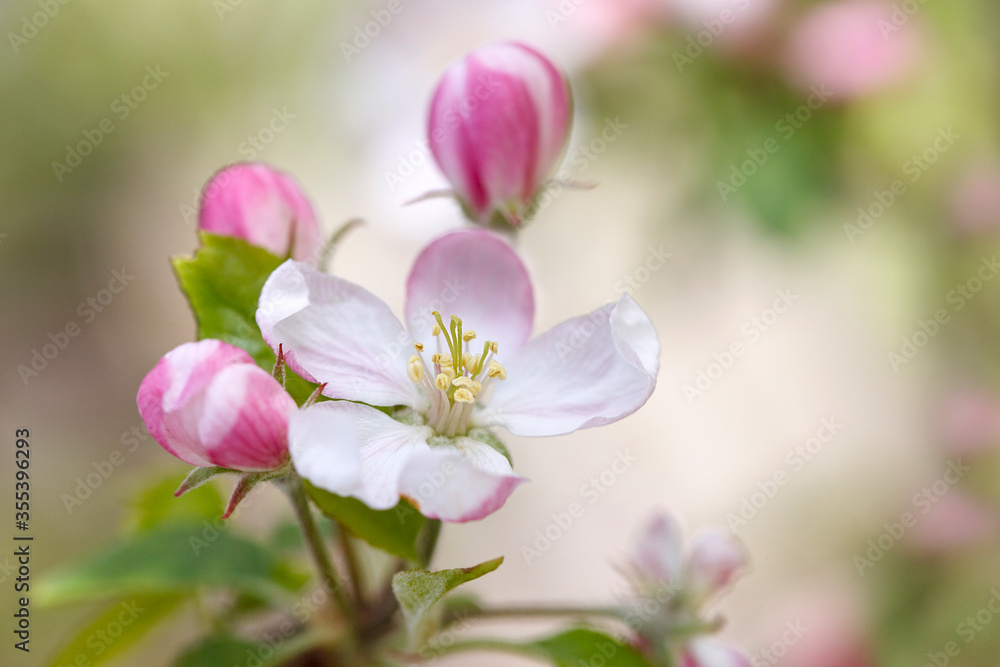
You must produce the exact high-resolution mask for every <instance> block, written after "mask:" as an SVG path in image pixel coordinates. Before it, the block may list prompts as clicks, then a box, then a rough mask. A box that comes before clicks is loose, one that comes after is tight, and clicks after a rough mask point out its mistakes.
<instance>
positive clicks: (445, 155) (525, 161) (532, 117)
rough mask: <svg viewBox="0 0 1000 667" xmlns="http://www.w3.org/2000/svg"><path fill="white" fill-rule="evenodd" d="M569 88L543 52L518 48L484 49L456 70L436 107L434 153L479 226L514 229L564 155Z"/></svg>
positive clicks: (441, 86)
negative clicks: (497, 221)
mask: <svg viewBox="0 0 1000 667" xmlns="http://www.w3.org/2000/svg"><path fill="white" fill-rule="evenodd" d="M571 115H572V101H571V99H570V92H569V85H568V83H567V81H566V79H565V78H564V76H563V75H562V73H561V72H560V71H559V70H557V69H556V67H555V66H554V65H553V64H552V63H551V62H549V60H548V59H546V58H545V56H543V55H542V54H540V53H538V52H537V51H535V50H534V49H532V48H531V47H528V46H525V45H524V44H519V43H517V42H498V43H494V44H488V45H486V46H483V47H480V48H478V49H476V50H474V51H471V52H470V53H468V54H466V56H465V57H464V58H462V59H461V60H460V61H458V62H456V63H455V64H453V65H451V66H450V67H449V68H448V69H447V71H445V73H444V76H442V77H441V81H440V82H439V83H438V86H437V89H436V90H435V91H434V98H433V100H432V101H431V111H430V122H429V125H428V136H429V141H430V146H431V151H432V152H433V154H434V159H435V160H436V161H437V163H438V166H439V167H440V168H441V171H443V172H444V174H445V176H447V177H448V180H449V181H451V184H452V186H453V187H454V189H455V192H456V194H457V196H458V199H459V201H460V202H461V203H462V205H463V207H464V208H465V210H466V214H467V215H468V216H469V217H470V218H471V219H472V220H474V221H475V222H478V223H480V224H489V223H490V222H492V220H493V217H494V215H495V214H499V215H500V216H501V217H502V218H503V219H505V220H507V221H508V222H510V223H511V224H513V225H514V226H519V225H520V224H521V222H522V221H523V220H524V219H525V218H526V217H528V216H529V215H530V214H531V212H532V211H531V209H532V199H533V198H534V197H535V195H536V194H537V193H538V191H539V189H540V188H541V187H542V185H543V184H544V181H545V179H546V178H547V177H548V175H549V172H550V171H551V170H552V168H553V166H554V165H555V162H556V160H557V159H558V158H559V156H560V155H561V153H562V150H563V146H564V144H565V143H566V137H567V134H568V131H569V125H570V117H571Z"/></svg>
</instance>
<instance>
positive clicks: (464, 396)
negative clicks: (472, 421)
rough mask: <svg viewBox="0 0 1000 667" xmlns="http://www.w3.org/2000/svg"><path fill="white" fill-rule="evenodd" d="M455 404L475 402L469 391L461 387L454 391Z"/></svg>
mask: <svg viewBox="0 0 1000 667" xmlns="http://www.w3.org/2000/svg"><path fill="white" fill-rule="evenodd" d="M455 402H456V403H475V402H476V397H475V396H474V395H473V394H472V392H471V391H469V390H468V389H465V388H464V387H463V388H461V389H457V390H455ZM459 409H460V408H459Z"/></svg>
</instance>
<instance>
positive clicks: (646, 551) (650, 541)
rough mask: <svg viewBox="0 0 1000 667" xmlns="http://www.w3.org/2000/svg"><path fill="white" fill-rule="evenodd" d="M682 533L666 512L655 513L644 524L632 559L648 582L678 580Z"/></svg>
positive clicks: (676, 581) (676, 522) (674, 519)
mask: <svg viewBox="0 0 1000 667" xmlns="http://www.w3.org/2000/svg"><path fill="white" fill-rule="evenodd" d="M681 536H682V532H681V526H680V524H679V523H678V521H677V519H676V518H675V517H674V516H673V515H672V514H669V513H667V512H662V513H659V514H657V515H656V516H654V517H653V518H652V519H651V520H650V521H649V523H648V524H646V527H645V529H644V530H643V532H642V535H641V536H640V538H639V544H638V547H637V548H636V552H635V557H634V560H633V563H634V565H635V567H636V569H637V570H638V571H639V574H640V575H642V576H643V577H644V578H645V579H647V580H648V581H649V583H663V582H673V583H678V584H679V583H680V582H679V577H680V575H681V542H682V537H681Z"/></svg>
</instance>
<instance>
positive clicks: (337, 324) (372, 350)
mask: <svg viewBox="0 0 1000 667" xmlns="http://www.w3.org/2000/svg"><path fill="white" fill-rule="evenodd" d="M257 324H258V325H260V330H261V332H262V333H263V334H264V340H266V341H267V342H268V344H269V345H270V346H271V347H272V348H273V349H274V350H275V351H277V349H278V346H279V345H282V346H283V347H284V351H285V358H286V360H287V361H288V365H289V366H290V367H291V368H292V370H294V371H295V372H296V373H299V374H300V375H302V376H303V377H305V378H306V379H309V380H312V381H314V382H325V383H327V386H326V389H325V390H324V391H323V393H324V394H325V395H326V396H329V397H330V398H343V399H348V400H352V401H361V402H364V403H369V404H371V405H383V406H389V405H409V406H412V407H418V408H419V407H422V406H423V405H424V404H425V399H424V397H423V395H422V394H421V393H420V392H419V391H418V390H417V388H416V386H415V385H414V384H413V383H412V382H410V380H409V378H408V377H407V375H406V362H407V359H409V357H410V355H412V354H413V342H412V340H411V339H410V336H409V334H408V333H406V330H405V329H403V325H402V324H400V322H399V320H398V319H397V318H396V316H395V315H393V314H392V311H391V310H390V309H389V307H388V306H387V305H385V303H384V302H383V301H382V300H381V299H379V298H378V297H376V296H375V295H374V294H372V293H371V292H369V291H367V290H365V289H364V288H362V287H359V286H358V285H355V284H354V283H351V282H348V281H346V280H343V279H341V278H337V277H336V276H330V275H327V274H324V273H320V272H319V271H317V270H316V269H314V268H313V267H312V266H310V265H308V264H304V263H302V262H296V261H293V260H289V261H287V262H285V263H284V264H282V265H281V266H279V267H278V268H277V269H276V270H275V271H274V273H272V274H271V276H270V277H269V278H268V279H267V282H266V283H265V284H264V289H263V291H262V292H261V295H260V307H259V308H258V309H257Z"/></svg>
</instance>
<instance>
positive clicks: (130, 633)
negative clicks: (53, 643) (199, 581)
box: [47, 595, 184, 667]
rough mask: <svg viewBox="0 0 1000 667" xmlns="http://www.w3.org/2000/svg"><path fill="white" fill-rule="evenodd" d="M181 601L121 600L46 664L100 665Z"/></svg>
mask: <svg viewBox="0 0 1000 667" xmlns="http://www.w3.org/2000/svg"><path fill="white" fill-rule="evenodd" d="M183 601H184V598H183V597H181V596H179V595H153V596H148V595H138V596H136V597H134V598H129V599H126V600H122V601H121V602H119V603H117V604H114V605H112V606H110V607H108V608H107V609H106V610H105V611H104V613H102V614H100V615H99V616H97V617H96V618H94V619H93V620H92V621H90V622H89V623H87V624H86V625H84V626H83V627H81V628H80V629H79V630H78V631H77V633H76V635H74V636H73V638H72V639H70V640H69V641H68V642H66V644H64V645H63V647H62V649H61V650H60V651H59V653H58V654H57V655H56V656H55V657H54V658H52V660H50V661H49V662H48V663H47V664H49V665H51V666H52V667H59V666H61V665H77V664H87V665H90V667H98V665H103V664H104V663H106V662H109V661H110V660H112V659H113V658H115V657H116V656H118V655H119V654H121V653H124V652H125V651H126V650H128V649H129V648H131V647H132V646H133V645H134V644H136V643H137V642H139V641H140V640H141V639H143V638H144V637H145V636H146V635H147V634H149V632H150V631H151V630H153V628H155V627H156V626H157V625H158V624H159V623H160V622H161V621H164V620H166V619H167V618H168V617H169V616H170V615H171V614H173V613H174V612H175V611H176V610H177V608H178V607H180V605H181V603H182V602H183ZM80 656H83V657H84V661H83V662H81V660H80Z"/></svg>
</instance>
